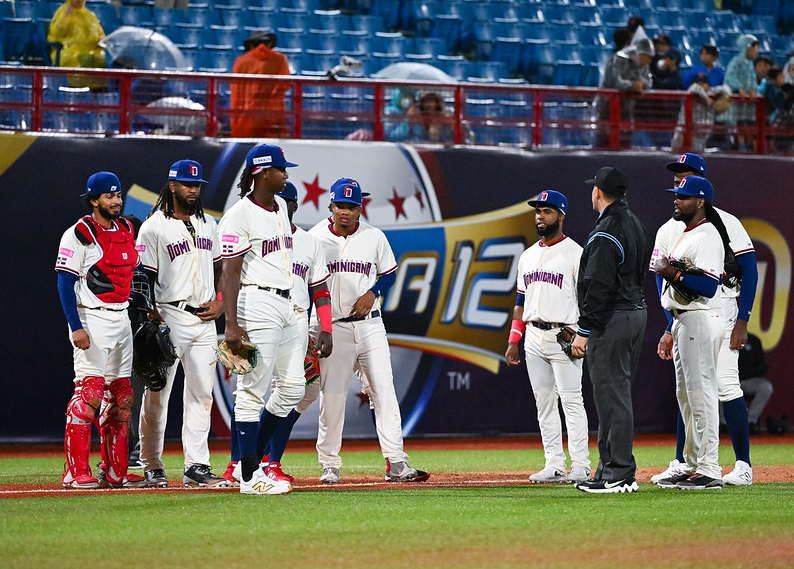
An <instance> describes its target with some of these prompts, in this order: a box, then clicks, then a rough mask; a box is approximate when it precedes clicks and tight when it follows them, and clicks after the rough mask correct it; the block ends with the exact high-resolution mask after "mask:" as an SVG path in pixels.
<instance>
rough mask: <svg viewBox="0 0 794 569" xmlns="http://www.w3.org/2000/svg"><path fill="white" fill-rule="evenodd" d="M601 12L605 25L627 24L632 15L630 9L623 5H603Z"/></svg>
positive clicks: (617, 25) (618, 25)
mask: <svg viewBox="0 0 794 569" xmlns="http://www.w3.org/2000/svg"><path fill="white" fill-rule="evenodd" d="M599 13H600V15H601V21H602V22H603V23H604V25H606V26H610V27H620V26H625V25H626V22H628V21H629V17H630V14H629V13H628V10H626V9H625V8H623V7H621V6H603V7H601V8H600V10H599Z"/></svg>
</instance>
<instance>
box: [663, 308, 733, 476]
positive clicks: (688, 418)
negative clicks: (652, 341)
mask: <svg viewBox="0 0 794 569" xmlns="http://www.w3.org/2000/svg"><path fill="white" fill-rule="evenodd" d="M671 332H672V334H673V363H674V364H675V388H676V398H677V399H678V407H679V409H680V410H681V417H682V418H683V419H684V428H685V432H686V443H685V444H684V460H685V461H686V463H687V464H688V465H690V466H692V467H693V468H694V469H695V472H696V473H698V474H704V475H705V476H709V477H711V478H720V477H721V476H722V469H721V468H720V464H719V456H718V455H719V444H720V439H719V408H718V405H719V402H718V400H717V390H718V388H717V356H718V354H719V351H720V345H721V344H722V340H723V338H724V337H725V324H724V322H723V319H722V314H721V312H720V311H719V310H690V311H687V312H683V313H681V314H679V315H678V316H677V317H676V318H675V320H674V321H673V327H672V330H671Z"/></svg>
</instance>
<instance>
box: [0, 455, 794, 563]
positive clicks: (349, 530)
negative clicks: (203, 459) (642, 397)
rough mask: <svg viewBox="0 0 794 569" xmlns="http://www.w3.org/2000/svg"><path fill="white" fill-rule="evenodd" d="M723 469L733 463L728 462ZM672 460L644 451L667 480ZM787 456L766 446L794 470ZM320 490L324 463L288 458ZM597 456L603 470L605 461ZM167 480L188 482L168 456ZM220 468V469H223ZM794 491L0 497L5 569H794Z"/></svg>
mask: <svg viewBox="0 0 794 569" xmlns="http://www.w3.org/2000/svg"><path fill="white" fill-rule="evenodd" d="M721 450H722V451H725V452H721V462H722V463H723V464H726V465H727V464H731V463H732V455H731V453H730V449H729V448H728V449H721ZM669 453H670V449H667V448H663V447H641V448H637V449H636V454H637V462H638V465H639V466H640V467H650V466H653V467H663V466H666V464H667V461H668V460H669V458H670V457H669ZM793 456H794V452H793V451H792V447H791V446H786V445H756V446H754V447H753V457H754V461H755V464H756V465H759V464H788V463H790V462H791V459H792V457H793ZM411 457H412V462H413V463H415V464H416V465H418V466H420V467H421V468H427V469H429V470H432V471H434V472H467V471H487V470H494V471H507V470H524V471H525V470H529V469H538V468H540V467H541V466H542V461H543V457H542V452H541V451H538V450H527V451H523V450H511V451H434V452H431V451H417V452H412V453H411ZM287 458H288V460H287V461H286V463H287V464H288V465H289V470H290V471H291V472H293V473H294V474H296V475H298V476H316V475H317V474H318V473H319V467H318V466H317V463H316V455H314V454H313V453H292V454H290V455H289V456H288V457H287ZM343 458H344V459H345V468H344V470H343V475H344V474H345V473H346V472H347V473H350V474H376V473H380V472H381V467H380V464H381V463H382V459H381V457H380V455H379V454H378V453H377V452H349V453H344V455H343ZM594 458H595V457H594ZM166 459H167V460H166V463H167V467H168V475H169V476H170V477H171V478H176V477H178V476H179V475H180V473H181V459H182V457H181V456H180V455H167V456H166ZM61 465H62V460H61V459H55V458H29V459H0V472H2V475H0V484H10V483H20V482H28V483H30V482H34V481H39V482H46V483H50V484H51V483H53V482H57V481H58V480H59V478H58V477H59V475H60V471H61V468H62V466H61ZM215 467H216V470H219V469H220V467H221V464H220V462H219V461H217V459H216V465H215ZM792 504H794V484H782V483H772V484H754V485H753V486H751V487H744V488H725V489H724V490H721V491H700V492H694V491H691V492H684V491H678V490H663V489H659V488H656V487H654V486H652V485H650V484H641V485H640V492H638V493H636V494H630V495H614V494H613V495H601V496H595V495H589V494H584V493H582V492H578V491H576V490H575V489H573V488H572V487H570V486H540V485H533V486H529V485H526V486H523V485H522V486H504V487H489V488H421V487H418V488H411V489H398V488H394V489H386V490H336V491H328V490H323V491H296V492H292V493H291V494H288V495H286V496H263V497H255V496H243V495H240V494H239V493H236V492H223V493H220V492H202V491H182V492H178V493H160V494H142V493H137V492H123V491H114V492H102V493H101V494H96V495H88V496H76V495H68V494H67V495H65V496H62V497H61V496H58V497H38V498H18V499H17V498H14V499H0V553H2V556H0V567H9V568H11V567H58V568H69V567H79V568H81V569H83V568H85V567H91V566H94V567H103V568H104V567H106V568H116V567H119V568H121V567H124V568H130V567H147V568H154V567H158V568H159V567H191V568H192V567H197V568H198V567H200V568H204V567H220V568H229V567H260V566H264V567H276V568H282V567H284V568H291V567H323V568H324V567H329V568H336V567H340V568H342V567H344V568H345V569H359V568H386V567H395V568H397V567H399V568H406V567H407V568H424V567H440V568H446V567H463V568H483V567H485V568H488V569H496V568H502V567H530V566H533V567H588V568H592V567H599V568H600V567H605V568H606V567H610V568H612V567H664V568H669V567H671V566H673V567H699V568H711V567H714V568H719V569H725V568H732V567H747V566H764V567H772V568H774V567H790V566H792V561H791V560H792V559H793V558H794V557H792V556H793V555H794V506H792Z"/></svg>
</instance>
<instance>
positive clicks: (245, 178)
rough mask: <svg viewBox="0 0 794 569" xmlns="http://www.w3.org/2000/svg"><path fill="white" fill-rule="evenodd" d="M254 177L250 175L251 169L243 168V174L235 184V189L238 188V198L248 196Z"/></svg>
mask: <svg viewBox="0 0 794 569" xmlns="http://www.w3.org/2000/svg"><path fill="white" fill-rule="evenodd" d="M253 183H254V176H253V175H252V174H251V168H245V169H244V170H243V173H242V174H240V181H239V182H237V187H238V188H240V198H241V199H242V198H244V197H245V196H247V195H248V194H249V192H250V191H251V188H252V187H253Z"/></svg>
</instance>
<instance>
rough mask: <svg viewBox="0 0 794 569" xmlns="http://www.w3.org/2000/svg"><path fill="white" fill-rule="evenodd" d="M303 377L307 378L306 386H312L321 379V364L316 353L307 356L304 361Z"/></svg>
mask: <svg viewBox="0 0 794 569" xmlns="http://www.w3.org/2000/svg"><path fill="white" fill-rule="evenodd" d="M303 377H305V378H306V385H311V384H312V383H314V382H315V381H317V380H318V379H320V362H319V361H317V356H316V355H315V354H314V353H308V354H306V358H305V359H304V360H303Z"/></svg>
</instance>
